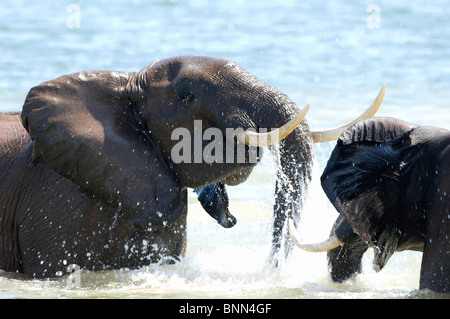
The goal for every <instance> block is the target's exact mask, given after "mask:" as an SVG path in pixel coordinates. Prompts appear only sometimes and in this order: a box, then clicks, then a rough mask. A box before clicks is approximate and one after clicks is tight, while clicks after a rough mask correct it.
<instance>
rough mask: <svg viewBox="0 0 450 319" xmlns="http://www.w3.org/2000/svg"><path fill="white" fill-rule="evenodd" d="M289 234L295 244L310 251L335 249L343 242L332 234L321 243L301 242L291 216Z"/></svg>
mask: <svg viewBox="0 0 450 319" xmlns="http://www.w3.org/2000/svg"><path fill="white" fill-rule="evenodd" d="M288 227H289V235H290V236H291V238H292V241H293V242H294V244H295V245H297V247H298V248H300V249H303V250H306V251H310V252H315V253H317V252H322V251H328V250H331V249H334V248H336V247H339V246H340V245H342V244H343V243H342V242H341V241H340V240H339V239H338V238H337V237H336V235H333V236H331V237H330V238H328V239H327V240H325V241H323V242H321V243H314V244H303V243H301V242H300V240H299V238H298V234H297V231H296V230H295V225H294V221H293V220H292V218H289V226H288Z"/></svg>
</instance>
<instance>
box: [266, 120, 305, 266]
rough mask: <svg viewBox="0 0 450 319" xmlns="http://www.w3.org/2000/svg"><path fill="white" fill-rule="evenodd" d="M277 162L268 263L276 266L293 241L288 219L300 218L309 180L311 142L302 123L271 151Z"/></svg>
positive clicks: (290, 247)
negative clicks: (270, 262) (289, 231)
mask: <svg viewBox="0 0 450 319" xmlns="http://www.w3.org/2000/svg"><path fill="white" fill-rule="evenodd" d="M270 150H271V152H272V154H273V156H274V158H275V160H276V163H277V172H276V182H275V194H274V196H275V204H274V208H273V210H274V212H273V214H274V220H273V237H272V248H271V254H270V255H271V260H272V262H273V265H274V266H279V265H280V263H282V261H283V260H284V259H286V258H287V257H288V256H289V253H290V252H291V250H292V247H293V245H292V241H291V240H289V233H288V227H287V222H288V218H289V217H290V218H292V219H294V220H296V221H298V220H299V219H300V214H301V212H302V209H303V202H304V200H305V199H306V196H307V192H308V185H309V183H310V181H311V178H312V167H313V158H314V152H313V141H312V137H311V133H310V130H309V127H308V124H307V122H306V121H305V120H304V121H303V122H302V123H301V124H300V125H299V126H298V127H296V128H295V130H294V131H293V132H292V133H291V134H290V135H288V136H287V137H286V138H285V139H284V140H282V141H281V142H280V143H279V144H277V145H274V146H271V148H270Z"/></svg>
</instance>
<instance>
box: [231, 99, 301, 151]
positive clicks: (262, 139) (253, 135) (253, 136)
mask: <svg viewBox="0 0 450 319" xmlns="http://www.w3.org/2000/svg"><path fill="white" fill-rule="evenodd" d="M308 110H309V104H308V105H306V106H305V107H304V108H303V109H301V110H300V112H299V113H298V114H297V115H296V116H295V117H294V118H293V119H292V120H290V121H289V122H287V123H286V124H285V125H283V126H282V127H280V128H277V129H275V130H273V131H271V132H268V133H257V132H254V131H238V132H237V133H236V138H237V140H238V141H239V142H241V143H243V144H246V145H248V146H254V147H263V146H270V145H273V144H276V143H278V142H280V141H281V140H283V139H284V138H285V137H286V136H288V135H289V134H290V133H291V132H292V131H293V130H294V129H295V128H296V127H297V126H298V125H299V124H300V123H301V122H302V121H303V119H304V118H305V116H306V113H308Z"/></svg>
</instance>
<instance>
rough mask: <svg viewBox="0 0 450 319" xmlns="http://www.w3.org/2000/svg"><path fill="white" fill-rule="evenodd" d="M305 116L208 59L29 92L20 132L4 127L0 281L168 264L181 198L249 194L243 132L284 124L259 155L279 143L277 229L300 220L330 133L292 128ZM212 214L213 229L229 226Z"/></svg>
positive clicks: (66, 81)
mask: <svg viewBox="0 0 450 319" xmlns="http://www.w3.org/2000/svg"><path fill="white" fill-rule="evenodd" d="M304 115H305V109H304V110H299V109H298V108H297V107H296V105H295V104H294V103H293V102H292V101H291V100H290V99H289V98H288V97H287V96H286V95H285V94H283V93H281V92H280V91H279V90H277V89H275V88H274V87H271V86H270V85H268V84H266V83H263V82H261V81H260V80H258V79H257V78H256V77H254V76H253V75H251V74H249V73H248V72H247V71H245V70H244V69H243V68H241V67H240V66H238V65H237V64H235V63H233V62H230V61H226V60H222V59H216V58H209V57H191V56H189V57H176V58H171V59H165V60H161V61H158V62H155V63H153V64H151V65H150V66H148V67H146V68H144V69H143V70H142V71H140V72H138V73H127V72H105V71H87V72H80V73H75V74H71V75H66V76H62V77H59V78H57V79H55V80H52V81H49V82H45V83H42V84H41V85H38V86H36V87H34V88H32V89H31V90H30V92H29V93H28V95H27V98H26V101H25V104H24V106H23V110H22V113H21V119H19V116H18V115H14V114H3V115H1V121H0V122H1V123H0V124H1V125H0V133H1V136H0V168H1V170H0V177H1V181H2V183H1V184H0V204H1V205H0V217H1V218H0V229H1V230H2V231H1V235H0V254H1V256H2V258H0V269H3V270H5V271H14V272H20V273H24V274H25V275H27V276H30V277H36V278H42V277H53V276H57V275H61V274H65V272H66V267H67V265H70V264H77V265H78V266H80V267H81V268H82V269H86V270H102V269H117V268H122V267H128V268H137V267H140V266H143V265H147V264H149V263H152V262H158V261H161V260H167V261H173V260H177V259H178V258H179V257H181V256H183V254H184V251H185V247H186V231H187V229H186V216H187V196H186V194H187V193H186V192H187V188H188V187H190V188H204V187H207V186H208V185H211V184H216V183H222V184H228V185H236V184H239V183H241V182H243V181H245V180H246V178H247V177H248V176H249V174H250V173H251V171H252V169H253V167H254V166H255V165H256V164H257V162H258V161H259V159H260V156H261V148H260V147H258V146H247V145H245V146H244V144H243V143H241V142H237V140H239V141H244V140H245V141H247V142H246V143H248V144H250V145H255V136H253V135H251V134H250V133H249V134H245V133H243V130H246V129H250V128H252V129H256V130H257V131H261V132H262V131H264V128H267V130H269V131H270V130H271V128H278V127H280V126H281V125H283V124H285V123H290V125H289V127H290V128H285V127H283V128H282V129H281V130H274V131H273V133H270V134H269V136H266V135H264V136H262V137H261V141H263V142H264V140H266V141H270V143H262V144H256V145H268V144H271V143H275V142H276V141H277V139H276V138H274V136H275V137H276V136H277V135H279V137H285V136H287V137H286V138H285V139H284V140H282V141H281V142H280V143H278V144H276V145H277V146H278V149H279V153H280V169H279V172H278V176H277V182H276V190H275V198H276V206H275V208H274V215H275V224H276V225H277V221H279V220H282V221H283V222H285V221H286V216H287V214H289V212H290V210H291V209H294V210H293V212H295V213H297V212H298V211H299V210H297V209H296V208H297V207H299V205H301V198H302V190H303V189H305V188H306V187H305V185H307V183H308V181H309V178H310V170H311V164H312V159H313V153H312V142H313V138H314V136H319V137H320V136H322V135H325V136H327V134H329V132H328V131H325V132H323V134H322V132H313V133H314V134H315V135H314V134H311V131H310V129H309V127H308V124H307V123H306V121H302V122H301V124H300V125H298V123H299V122H300V121H301V120H302V118H303V117H304ZM20 121H21V123H22V125H23V127H24V128H25V129H26V130H25V129H23V127H22V126H21V125H20ZM293 127H295V128H294V129H293V131H292V133H291V134H288V133H289V131H290V130H292V128H293ZM239 128H241V129H239ZM230 130H231V135H230V134H229V133H230ZM280 132H281V133H280ZM235 135H236V136H235ZM259 138H260V137H256V141H257V142H258V141H259ZM211 159H213V160H211ZM223 190H224V189H223ZM286 194H287V195H288V197H285V195H286ZM219 195H220V194H219ZM222 195H223V192H222ZM220 196H221V195H220ZM220 196H219V197H218V198H219V200H220V201H223V199H224V198H225V197H223V196H222V197H220ZM286 198H289V201H288V200H286ZM216 199H217V197H216ZM291 200H292V201H293V203H292V204H291ZM202 204H206V202H202ZM218 207H219V209H221V208H220V207H221V206H218ZM211 213H212V215H213V217H215V218H216V219H218V221H220V220H221V218H223V217H224V216H227V214H228V213H227V212H223V211H222V212H219V213H218V214H216V213H215V212H211ZM223 221H228V222H230V225H231V224H232V223H233V220H232V219H229V220H227V219H223ZM283 227H284V226H283ZM274 233H275V234H278V233H280V230H279V229H278V228H276V229H275V230H274ZM280 238H281V237H280V236H275V239H274V247H279V246H280V241H281V240H280ZM274 250H275V251H276V250H277V249H276V248H275V249H274Z"/></svg>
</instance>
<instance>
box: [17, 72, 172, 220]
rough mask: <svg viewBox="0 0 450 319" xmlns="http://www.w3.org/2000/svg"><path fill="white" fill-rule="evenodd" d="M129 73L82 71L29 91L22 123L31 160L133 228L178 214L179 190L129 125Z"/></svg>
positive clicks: (146, 140)
mask: <svg viewBox="0 0 450 319" xmlns="http://www.w3.org/2000/svg"><path fill="white" fill-rule="evenodd" d="M134 75H135V74H134V73H121V72H100V71H88V72H80V73H76V74H71V75H67V76H62V77H60V78H57V79H55V80H53V81H49V82H45V83H42V84H41V85H39V86H36V87H34V88H32V89H31V90H30V92H29V93H28V95H27V98H26V100H25V104H24V106H23V110H22V124H23V125H24V127H25V128H26V130H27V131H28V133H29V134H30V136H31V138H32V140H33V160H35V161H41V162H44V163H46V164H47V165H48V166H50V167H51V168H52V169H53V170H54V171H56V172H57V173H58V174H60V175H62V176H64V177H66V178H69V179H70V180H71V181H72V182H73V183H75V184H76V185H78V186H79V188H80V189H82V190H84V191H85V192H86V193H87V194H88V195H90V196H92V197H93V198H96V199H100V200H103V201H104V202H105V203H107V204H109V205H111V206H113V207H117V208H118V209H120V210H121V213H122V214H127V216H129V219H130V220H131V221H132V222H133V223H136V224H144V225H145V224H149V223H151V222H162V221H171V220H174V219H176V218H177V217H178V216H179V215H180V214H181V203H180V188H179V186H178V183H177V181H176V180H175V178H174V177H173V175H172V173H171V172H170V171H169V170H168V168H167V166H166V165H165V163H164V162H162V161H161V160H160V158H161V157H160V156H158V150H156V149H155V148H153V147H152V145H151V143H149V141H148V139H147V138H146V137H145V136H144V135H142V134H141V133H140V132H139V129H137V128H135V126H134V125H133V124H132V123H133V121H132V116H131V115H130V114H131V111H130V107H129V104H130V102H129V101H128V99H127V98H124V97H123V96H122V94H123V93H122V92H123V89H124V88H125V87H126V85H127V83H128V82H129V79H130V78H131V77H133V76H134Z"/></svg>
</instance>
